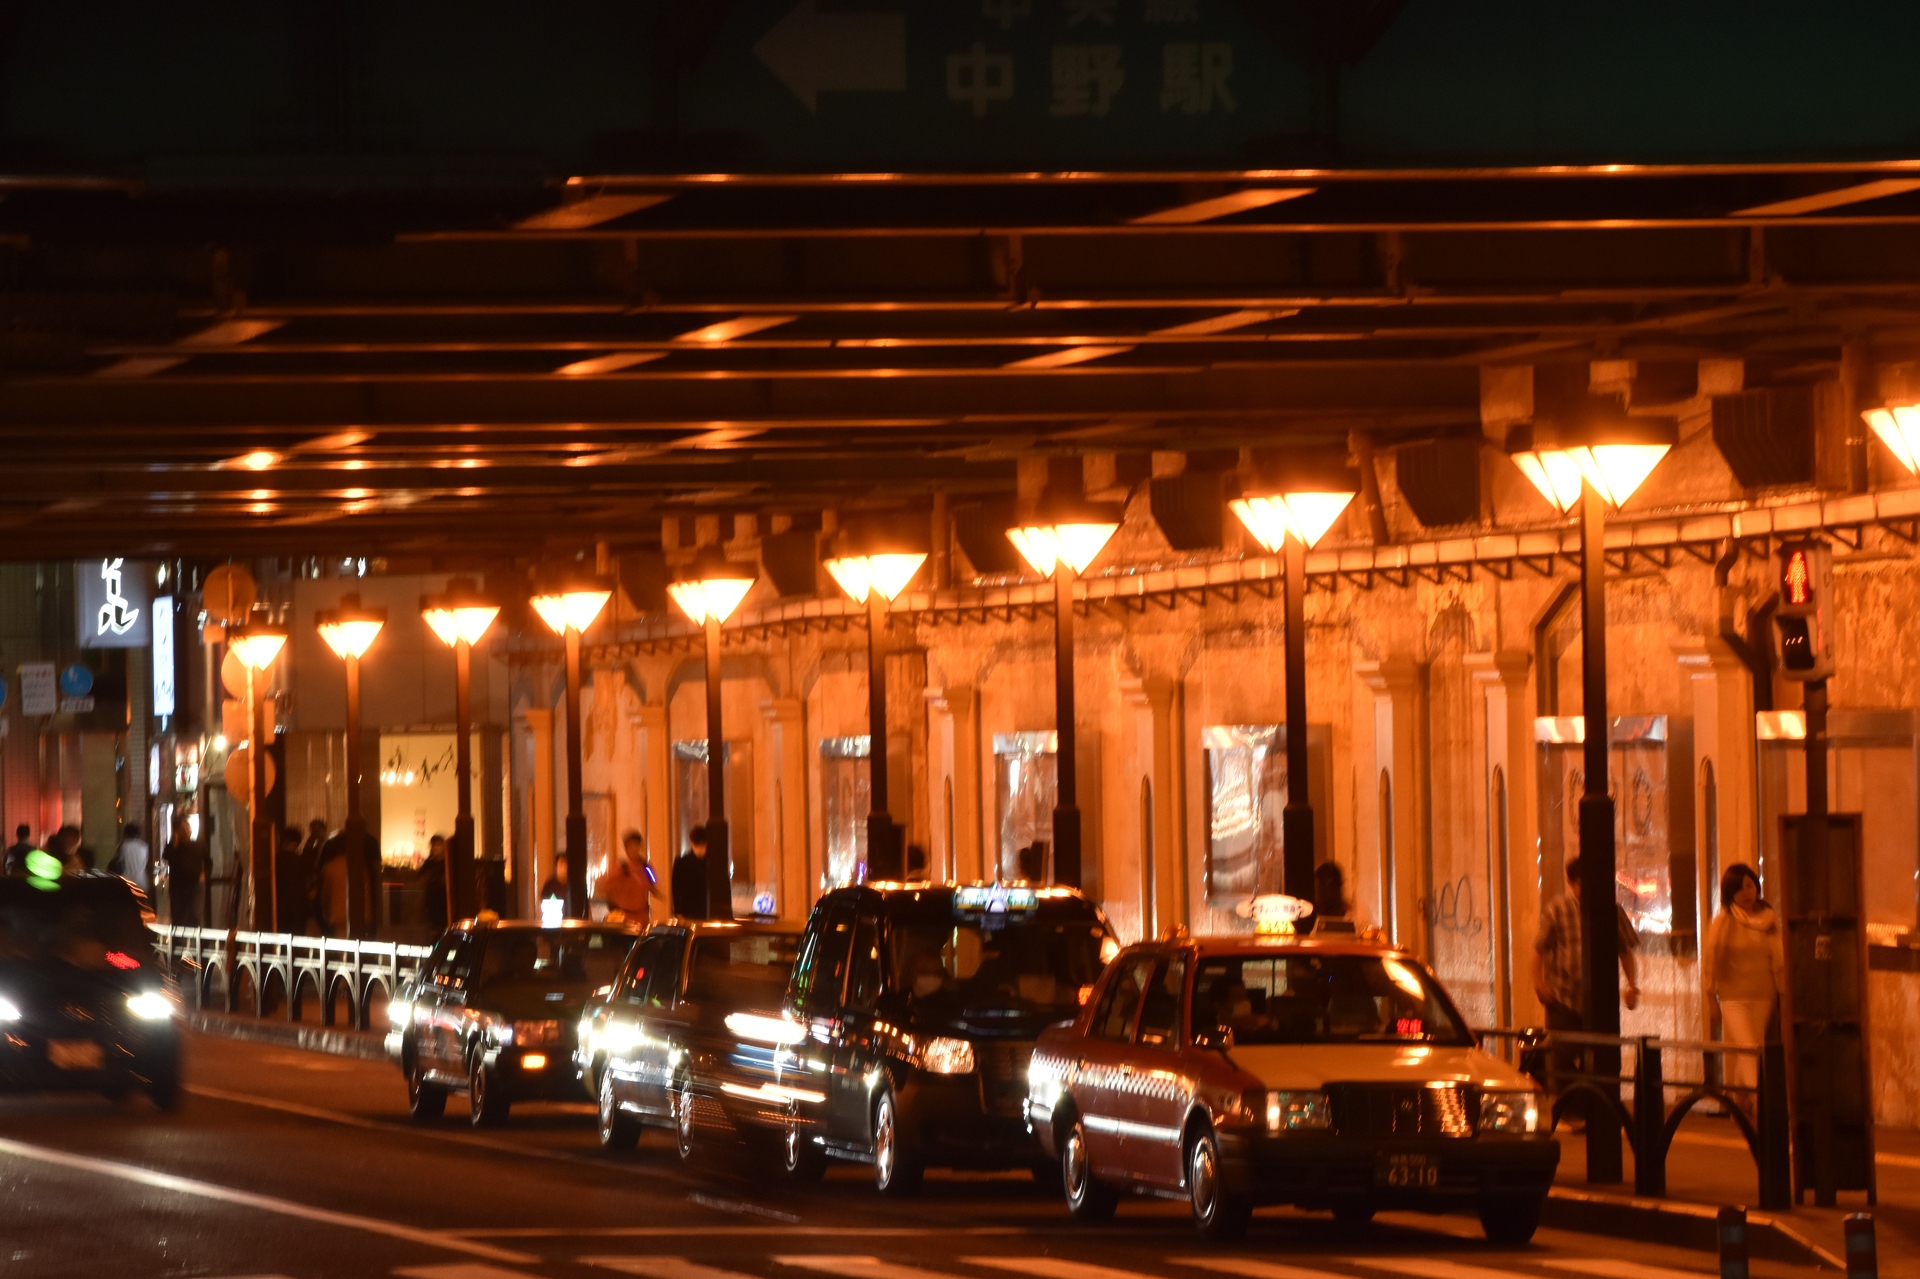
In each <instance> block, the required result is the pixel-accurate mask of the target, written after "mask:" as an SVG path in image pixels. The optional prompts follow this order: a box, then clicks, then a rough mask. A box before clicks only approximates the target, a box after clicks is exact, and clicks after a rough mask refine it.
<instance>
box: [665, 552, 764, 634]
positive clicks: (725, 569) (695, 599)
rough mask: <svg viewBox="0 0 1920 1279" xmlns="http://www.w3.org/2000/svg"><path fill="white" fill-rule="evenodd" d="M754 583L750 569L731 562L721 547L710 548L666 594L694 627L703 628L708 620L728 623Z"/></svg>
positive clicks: (669, 587) (670, 586) (671, 585)
mask: <svg viewBox="0 0 1920 1279" xmlns="http://www.w3.org/2000/svg"><path fill="white" fill-rule="evenodd" d="M753 583H754V573H753V571H752V570H751V569H748V568H746V567H745V566H744V565H740V564H735V563H733V562H732V561H730V560H728V559H727V558H726V556H725V555H724V554H722V553H721V551H720V550H719V548H717V547H710V548H708V550H707V551H706V552H705V553H703V554H702V555H701V557H700V558H699V559H698V560H696V561H695V562H694V563H693V564H692V565H691V566H689V567H688V568H687V570H686V572H685V574H684V575H683V576H682V577H681V579H680V580H679V581H677V582H674V583H672V584H670V585H669V586H668V587H667V594H668V595H669V596H671V597H672V599H673V602H674V603H675V604H676V605H678V606H679V608H680V611H681V612H682V613H685V614H686V615H687V617H688V619H689V620H690V621H692V622H693V624H694V625H696V626H704V625H706V623H707V622H708V620H709V619H711V620H712V621H715V622H725V621H726V620H727V619H728V618H729V617H732V616H733V611H734V610H735V609H737V608H739V607H740V601H741V600H744V599H745V598H746V597H747V592H748V591H750V590H752V589H753Z"/></svg>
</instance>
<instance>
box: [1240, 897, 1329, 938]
mask: <svg viewBox="0 0 1920 1279" xmlns="http://www.w3.org/2000/svg"><path fill="white" fill-rule="evenodd" d="M1233 913H1234V914H1236V915H1238V916H1240V918H1242V919H1251V920H1252V921H1253V931H1254V932H1256V933H1260V934H1262V935H1265V936H1272V935H1280V936H1285V935H1287V934H1289V933H1292V932H1293V931H1294V927H1293V926H1294V925H1295V924H1297V923H1299V922H1300V921H1301V920H1303V919H1305V918H1306V917H1307V916H1309V915H1311V914H1313V903H1312V902H1310V901H1303V900H1302V899H1300V898H1298V897H1289V896H1287V895H1286V894H1285V893H1262V894H1261V895H1260V896H1258V897H1254V898H1250V899H1249V900H1247V901H1243V902H1241V903H1240V904H1239V905H1238V906H1235V907H1234V908H1233Z"/></svg>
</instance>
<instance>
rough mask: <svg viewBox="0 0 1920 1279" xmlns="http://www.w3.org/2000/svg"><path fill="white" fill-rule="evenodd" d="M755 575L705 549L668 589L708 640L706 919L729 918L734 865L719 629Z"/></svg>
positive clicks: (721, 554) (713, 548)
mask: <svg viewBox="0 0 1920 1279" xmlns="http://www.w3.org/2000/svg"><path fill="white" fill-rule="evenodd" d="M754 577H755V574H754V572H753V571H752V570H751V569H749V568H747V567H745V566H744V565H740V564H735V563H732V562H731V561H729V560H728V559H727V557H726V554H725V553H724V552H723V551H721V550H720V548H719V547H717V546H710V547H708V548H707V549H706V550H705V551H704V552H702V553H701V554H700V556H699V557H698V558H697V559H695V560H694V562H693V563H692V564H690V565H689V566H688V567H687V568H686V569H685V570H684V571H683V572H682V573H681V574H680V577H679V580H678V581H675V582H673V583H672V584H671V585H669V586H668V587H667V594H668V595H671V596H672V597H673V602H674V603H675V604H677V605H679V606H680V611H681V612H683V613H685V614H686V615H687V618H688V620H690V621H691V622H693V624H694V625H696V626H701V627H704V628H705V630H706V640H707V918H708V919H732V918H733V863H732V853H731V851H730V849H729V847H728V842H727V778H726V749H727V748H726V738H725V737H724V736H722V727H721V723H720V624H721V623H722V622H724V621H726V620H727V619H728V618H729V617H731V616H733V610H734V609H736V608H739V607H740V601H741V600H743V599H745V598H746V597H747V592H748V591H749V590H751V589H753V582H754Z"/></svg>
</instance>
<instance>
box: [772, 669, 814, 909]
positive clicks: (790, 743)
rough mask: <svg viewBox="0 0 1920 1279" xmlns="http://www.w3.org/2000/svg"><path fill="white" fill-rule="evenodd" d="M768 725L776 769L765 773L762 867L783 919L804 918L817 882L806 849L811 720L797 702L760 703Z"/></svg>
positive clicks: (787, 699)
mask: <svg viewBox="0 0 1920 1279" xmlns="http://www.w3.org/2000/svg"><path fill="white" fill-rule="evenodd" d="M760 713H761V714H762V715H763V716H765V717H766V721H767V745H768V747H769V748H770V750H771V752H772V755H773V766H772V767H771V768H768V769H767V770H766V773H767V778H768V782H767V795H766V803H767V814H768V836H769V838H768V840H767V844H768V848H769V850H770V851H768V852H767V853H766V854H764V856H763V865H764V864H767V863H769V862H770V863H771V864H770V866H769V869H770V870H771V871H772V873H771V874H770V875H768V876H767V878H768V879H770V880H771V881H772V882H773V883H774V884H775V889H774V892H775V894H776V896H777V902H776V906H777V912H778V914H779V916H780V918H782V919H805V918H806V917H807V912H808V911H809V910H810V909H812V907H813V899H814V896H815V894H816V892H817V891H818V885H819V878H818V876H816V875H815V874H814V873H813V859H812V858H811V857H810V856H809V855H808V850H807V715H806V703H805V702H803V701H802V700H801V699H800V698H797V697H776V698H774V699H772V700H771V701H765V702H762V703H760Z"/></svg>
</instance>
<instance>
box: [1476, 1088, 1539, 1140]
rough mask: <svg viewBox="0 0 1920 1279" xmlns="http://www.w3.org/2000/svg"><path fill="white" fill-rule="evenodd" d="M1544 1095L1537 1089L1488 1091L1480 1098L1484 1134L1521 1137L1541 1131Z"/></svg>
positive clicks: (1481, 1128)
mask: <svg viewBox="0 0 1920 1279" xmlns="http://www.w3.org/2000/svg"><path fill="white" fill-rule="evenodd" d="M1540 1118H1541V1116H1540V1093H1539V1091H1538V1090H1537V1089H1533V1088H1527V1089H1518V1090H1515V1091H1512V1092H1487V1093H1482V1094H1481V1095H1480V1131H1481V1132H1487V1133H1506V1134H1511V1135H1515V1136H1518V1135H1520V1134H1523V1133H1531V1132H1539V1131H1540Z"/></svg>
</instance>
